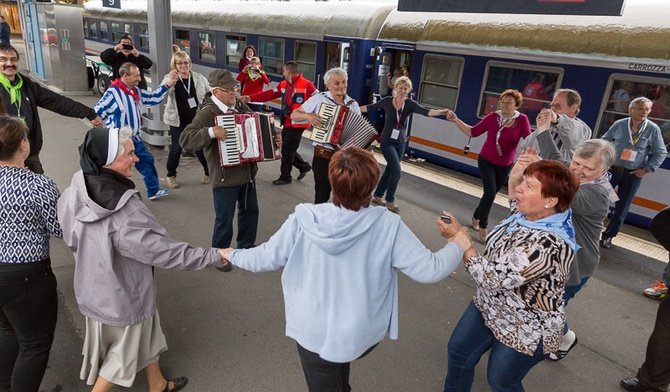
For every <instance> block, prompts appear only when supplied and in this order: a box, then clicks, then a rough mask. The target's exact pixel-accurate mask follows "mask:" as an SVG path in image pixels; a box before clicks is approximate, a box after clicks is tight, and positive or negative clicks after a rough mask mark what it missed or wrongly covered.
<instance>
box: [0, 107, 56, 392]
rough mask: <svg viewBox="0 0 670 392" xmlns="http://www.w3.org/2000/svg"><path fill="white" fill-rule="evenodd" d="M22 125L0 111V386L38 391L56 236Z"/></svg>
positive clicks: (52, 300) (50, 197)
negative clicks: (51, 254) (30, 165)
mask: <svg viewBox="0 0 670 392" xmlns="http://www.w3.org/2000/svg"><path fill="white" fill-rule="evenodd" d="M29 153H30V144H29V143H28V129H27V127H26V125H25V123H24V122H23V121H22V120H19V119H18V118H14V117H10V116H6V115H0V330H2V333H1V334H0V352H1V353H2V354H0V356H1V357H2V358H1V360H0V390H2V391H9V390H12V391H38V390H39V386H40V383H41V382H42V376H44V370H45V369H46V367H47V362H48V360H49V351H50V350H51V342H52V341H53V336H54V330H55V329H56V318H57V315H58V313H57V312H58V295H57V293H56V277H55V276H54V274H53V272H52V271H51V260H50V259H49V236H51V235H53V236H56V237H58V238H61V237H62V232H61V228H60V225H59V224H58V220H57V218H56V202H57V200H58V197H59V196H60V193H59V192H58V188H57V187H56V184H54V183H53V181H51V180H50V179H49V178H47V177H45V176H44V175H41V174H35V173H32V172H30V171H28V170H27V169H25V167H24V160H25V159H26V158H27V157H28V154H29Z"/></svg>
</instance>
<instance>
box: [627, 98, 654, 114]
mask: <svg viewBox="0 0 670 392" xmlns="http://www.w3.org/2000/svg"><path fill="white" fill-rule="evenodd" d="M637 105H649V107H651V105H652V103H651V99H649V98H647V97H637V98H635V99H633V100H632V101H630V104H629V105H628V109H629V111H630V109H632V108H634V107H635V106H637Z"/></svg>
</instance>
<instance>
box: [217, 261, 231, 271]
mask: <svg viewBox="0 0 670 392" xmlns="http://www.w3.org/2000/svg"><path fill="white" fill-rule="evenodd" d="M214 268H216V269H217V270H219V271H221V272H230V271H232V270H233V265H232V264H230V262H228V264H224V265H223V267H214Z"/></svg>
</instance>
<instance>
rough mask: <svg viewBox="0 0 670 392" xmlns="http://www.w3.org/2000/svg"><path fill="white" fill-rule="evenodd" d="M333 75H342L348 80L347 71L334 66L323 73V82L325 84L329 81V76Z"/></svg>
mask: <svg viewBox="0 0 670 392" xmlns="http://www.w3.org/2000/svg"><path fill="white" fill-rule="evenodd" d="M333 75H340V76H344V80H349V75H348V74H347V71H345V70H344V69H342V68H340V67H335V68H331V69H329V70H328V72H326V74H325V75H323V82H324V83H325V84H328V83H330V78H331V77H333Z"/></svg>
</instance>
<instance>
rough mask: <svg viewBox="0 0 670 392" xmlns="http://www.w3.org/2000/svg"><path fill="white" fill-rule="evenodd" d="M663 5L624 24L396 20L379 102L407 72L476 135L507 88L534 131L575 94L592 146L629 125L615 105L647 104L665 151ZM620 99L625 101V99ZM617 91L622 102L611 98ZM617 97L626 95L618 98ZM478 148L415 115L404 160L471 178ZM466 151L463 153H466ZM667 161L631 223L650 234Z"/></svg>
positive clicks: (469, 17)
mask: <svg viewBox="0 0 670 392" xmlns="http://www.w3.org/2000/svg"><path fill="white" fill-rule="evenodd" d="M668 12H670V3H667V2H664V1H659V0H637V1H629V2H627V3H626V6H625V8H624V11H623V15H622V16H621V17H602V16H599V17H593V16H562V15H511V14H465V13H423V12H399V11H393V12H392V13H390V14H389V16H388V17H387V19H386V21H385V23H384V25H383V26H382V28H381V30H380V33H379V37H378V48H377V52H378V58H377V63H376V68H375V79H374V83H373V85H374V88H375V90H376V91H375V93H377V94H379V95H384V93H385V92H386V88H385V78H384V76H385V75H386V73H387V72H388V71H389V69H391V68H393V67H396V66H408V67H409V69H410V76H411V79H412V80H413V82H414V85H415V86H416V87H415V90H416V92H415V93H416V99H417V100H418V101H419V102H420V103H422V104H424V105H426V106H428V107H432V108H443V107H447V108H450V109H453V110H455V111H456V113H457V115H458V116H459V117H460V118H461V119H462V120H463V121H465V122H466V123H468V124H471V125H474V124H476V123H477V122H478V121H479V120H481V119H482V118H483V117H484V116H485V115H486V114H487V113H489V112H490V111H491V110H495V109H496V108H497V97H498V95H499V94H500V93H501V92H502V91H504V90H505V89H508V88H515V89H518V90H519V91H521V92H522V93H523V94H524V104H523V105H522V107H521V109H520V111H522V112H524V113H526V114H527V115H528V116H529V118H530V119H531V122H532V123H534V121H535V120H534V117H535V116H536V114H537V112H538V111H539V110H540V109H541V108H543V107H548V104H549V103H550V102H551V97H552V93H553V91H555V90H556V89H558V88H573V89H576V90H578V91H579V92H580V94H581V95H582V98H583V102H582V106H581V113H580V114H579V117H580V118H581V119H582V120H584V121H585V122H586V123H587V124H588V125H589V126H590V127H591V128H592V129H593V130H594V135H593V137H599V136H600V135H601V134H602V133H604V131H606V130H607V129H608V128H609V126H610V125H611V124H612V123H613V122H614V121H615V120H617V119H619V118H622V117H625V116H627V114H626V111H627V107H626V108H622V107H621V105H616V104H615V102H614V101H616V99H613V98H614V97H616V96H617V94H619V95H621V94H625V95H626V96H628V97H629V98H628V99H631V98H634V97H636V96H641V95H645V96H647V97H648V98H650V99H652V101H654V108H653V110H652V114H651V115H650V119H652V120H653V121H654V122H656V123H657V124H658V125H659V126H660V127H661V128H662V130H663V135H664V139H665V142H666V145H667V143H668V142H670V78H669V75H670V47H669V46H668V45H667V40H668V38H670V24H668V23H667V17H666V16H665V15H667V14H668ZM623 89H625V91H624V90H623ZM618 91H619V92H618ZM621 91H624V92H623V93H621ZM483 139H484V138H483V137H482V138H478V139H473V140H471V141H470V140H469V139H468V138H467V137H466V136H465V135H463V134H462V133H461V132H460V131H459V130H458V129H457V128H456V127H455V126H454V125H453V124H451V123H449V122H447V121H446V120H444V119H439V118H430V117H424V116H419V115H415V116H414V118H413V120H412V125H411V136H410V142H409V145H408V152H409V153H410V154H413V155H416V156H418V157H421V158H424V159H427V160H429V161H432V162H434V163H437V164H439V165H442V166H446V167H450V168H453V169H456V170H459V171H464V172H468V173H471V174H474V175H478V170H477V154H476V152H477V151H479V149H480V148H481V145H482V144H483V141H484V140H483ZM465 145H471V148H472V151H471V152H470V153H469V154H465V153H464V146H465ZM669 169H670V160H666V161H665V162H664V163H663V165H662V166H661V169H660V170H658V171H656V172H655V173H652V174H650V175H649V176H647V177H646V178H645V179H644V181H643V183H642V187H641V189H640V190H639V192H638V193H637V197H636V198H635V200H634V202H633V205H632V206H631V213H630V214H629V216H628V221H629V222H630V223H634V224H637V225H640V226H647V225H648V223H649V220H650V218H651V217H653V216H654V215H655V214H656V213H657V212H658V211H659V210H661V209H663V208H665V207H666V206H667V205H668V204H670V193H668V192H667V191H666V190H665V189H664V188H665V187H666V186H668V184H670V171H669Z"/></svg>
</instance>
